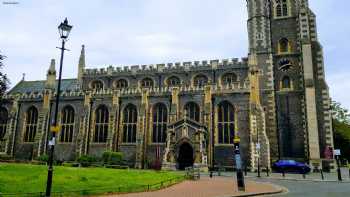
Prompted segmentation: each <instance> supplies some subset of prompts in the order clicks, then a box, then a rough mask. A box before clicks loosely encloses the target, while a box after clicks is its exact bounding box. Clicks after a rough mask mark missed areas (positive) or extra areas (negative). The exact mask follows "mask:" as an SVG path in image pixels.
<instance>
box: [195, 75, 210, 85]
mask: <svg viewBox="0 0 350 197" xmlns="http://www.w3.org/2000/svg"><path fill="white" fill-rule="evenodd" d="M206 84H208V77H207V76H205V75H197V76H195V77H194V79H193V85H194V86H198V87H203V86H205V85H206Z"/></svg>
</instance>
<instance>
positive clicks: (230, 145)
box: [214, 144, 234, 147]
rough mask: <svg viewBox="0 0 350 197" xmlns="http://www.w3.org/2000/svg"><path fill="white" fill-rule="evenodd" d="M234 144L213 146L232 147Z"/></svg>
mask: <svg viewBox="0 0 350 197" xmlns="http://www.w3.org/2000/svg"><path fill="white" fill-rule="evenodd" d="M233 145H234V144H215V145H214V146H224V147H233Z"/></svg>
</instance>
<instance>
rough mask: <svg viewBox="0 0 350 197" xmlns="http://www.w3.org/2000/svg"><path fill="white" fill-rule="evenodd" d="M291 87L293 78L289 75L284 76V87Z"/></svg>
mask: <svg viewBox="0 0 350 197" xmlns="http://www.w3.org/2000/svg"><path fill="white" fill-rule="evenodd" d="M290 88H291V80H290V78H289V77H288V76H284V77H283V78H282V89H290Z"/></svg>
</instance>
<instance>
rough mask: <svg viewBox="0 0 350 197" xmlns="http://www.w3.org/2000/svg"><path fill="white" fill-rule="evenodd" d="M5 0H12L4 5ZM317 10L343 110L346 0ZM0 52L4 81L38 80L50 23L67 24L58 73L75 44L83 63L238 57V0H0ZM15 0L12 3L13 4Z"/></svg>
mask: <svg viewBox="0 0 350 197" xmlns="http://www.w3.org/2000/svg"><path fill="white" fill-rule="evenodd" d="M6 2H12V3H11V4H8V3H6ZM309 2H310V7H311V9H312V10H313V11H314V12H315V13H316V15H317V27H318V35H319V40H320V42H321V44H322V45H323V47H324V54H325V69H326V79H327V82H328V85H329V87H330V93H331V97H332V98H333V99H334V100H336V101H339V102H340V103H342V105H343V106H345V107H346V108H348V109H350V94H349V93H347V91H348V90H350V65H348V64H349V63H348V62H349V61H348V58H349V55H350V53H349V49H348V46H350V39H348V36H349V35H348V34H349V33H350V20H349V19H350V13H349V11H348V7H349V6H350V1H349V0H309ZM0 3H1V4H0V19H1V24H2V25H1V27H0V51H1V53H2V54H4V55H6V56H7V59H6V60H5V62H4V63H5V65H6V67H5V68H4V72H5V73H7V75H8V77H9V78H10V80H11V87H12V86H14V85H15V84H16V83H18V82H19V81H20V80H21V79H22V73H25V80H44V79H46V72H47V69H48V67H49V64H50V60H51V59H52V58H54V59H56V64H57V65H56V67H58V63H59V61H58V60H59V56H60V51H59V50H58V49H57V48H56V46H60V42H61V41H60V39H59V35H58V30H57V26H58V25H59V23H60V22H62V21H63V20H64V18H65V17H67V18H68V20H69V23H70V24H72V25H73V29H72V32H71V34H70V37H69V41H68V42H67V45H66V47H67V48H68V49H70V51H67V52H66V53H65V58H64V68H63V77H64V78H75V77H76V76H77V70H78V67H77V65H78V60H79V54H80V50H81V45H82V44H84V45H85V48H86V63H87V67H90V68H100V67H106V66H109V65H113V66H130V65H139V64H140V65H141V64H157V63H168V62H185V61H194V60H211V59H225V58H233V57H246V56H247V53H248V34H247V28H246V20H247V13H246V12H247V11H246V1H245V0H74V1H72V0H0ZM13 3H15V4H13Z"/></svg>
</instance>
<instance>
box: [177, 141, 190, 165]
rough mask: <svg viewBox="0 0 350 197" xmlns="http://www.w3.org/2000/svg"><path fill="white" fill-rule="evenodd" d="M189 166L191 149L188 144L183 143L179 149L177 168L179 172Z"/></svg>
mask: <svg viewBox="0 0 350 197" xmlns="http://www.w3.org/2000/svg"><path fill="white" fill-rule="evenodd" d="M190 166H193V148H192V146H191V145H190V144H189V143H183V144H182V145H181V146H180V147H179V156H178V158H177V167H178V169H179V170H184V169H185V168H186V167H190Z"/></svg>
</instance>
